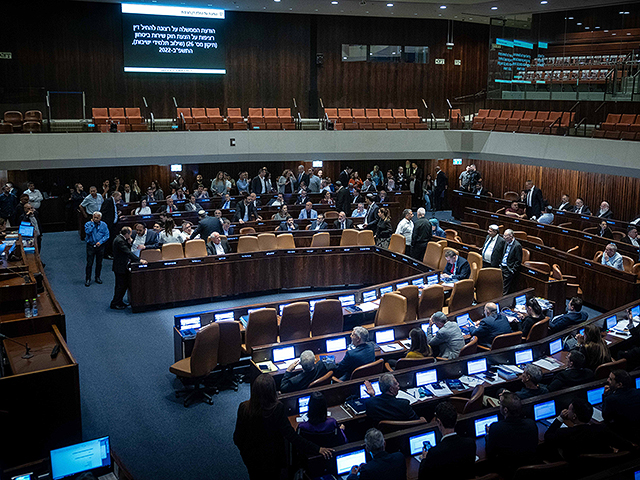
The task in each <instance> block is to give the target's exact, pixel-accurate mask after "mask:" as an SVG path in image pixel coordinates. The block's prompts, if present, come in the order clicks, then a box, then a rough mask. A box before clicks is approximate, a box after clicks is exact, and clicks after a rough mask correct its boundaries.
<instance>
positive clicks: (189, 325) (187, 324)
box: [180, 316, 202, 332]
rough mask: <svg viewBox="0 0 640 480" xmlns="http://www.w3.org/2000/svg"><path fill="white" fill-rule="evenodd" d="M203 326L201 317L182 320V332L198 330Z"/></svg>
mask: <svg viewBox="0 0 640 480" xmlns="http://www.w3.org/2000/svg"><path fill="white" fill-rule="evenodd" d="M201 326H202V323H201V321H200V317H199V316H197V317H187V318H181V319H180V331H181V332H183V331H185V330H192V329H193V330H198V329H199V328H200V327H201Z"/></svg>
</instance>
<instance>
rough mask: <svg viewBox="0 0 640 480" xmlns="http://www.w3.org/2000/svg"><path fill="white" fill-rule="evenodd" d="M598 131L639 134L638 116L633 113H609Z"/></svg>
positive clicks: (639, 120) (639, 118)
mask: <svg viewBox="0 0 640 480" xmlns="http://www.w3.org/2000/svg"><path fill="white" fill-rule="evenodd" d="M600 129H601V130H605V131H618V132H634V133H636V132H640V115H636V114H635V113H624V114H619V113H610V114H609V115H607V119H606V120H605V121H604V122H602V123H601V124H600Z"/></svg>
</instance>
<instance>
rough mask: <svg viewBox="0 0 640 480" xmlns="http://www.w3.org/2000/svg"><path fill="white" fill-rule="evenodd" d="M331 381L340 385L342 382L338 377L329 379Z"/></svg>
mask: <svg viewBox="0 0 640 480" xmlns="http://www.w3.org/2000/svg"><path fill="white" fill-rule="evenodd" d="M331 381H332V382H334V383H342V380H340V379H339V378H338V377H331Z"/></svg>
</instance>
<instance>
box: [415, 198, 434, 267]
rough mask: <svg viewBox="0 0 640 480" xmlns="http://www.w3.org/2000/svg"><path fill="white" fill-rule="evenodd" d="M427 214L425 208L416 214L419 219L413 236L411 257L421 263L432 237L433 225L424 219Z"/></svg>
mask: <svg viewBox="0 0 640 480" xmlns="http://www.w3.org/2000/svg"><path fill="white" fill-rule="evenodd" d="M425 214H426V212H425V210H424V208H422V207H420V208H419V209H418V211H417V212H416V216H417V217H418V219H417V220H416V221H415V222H414V225H413V233H412V234H411V256H412V257H413V258H415V259H416V260H418V261H419V262H421V261H422V260H423V258H424V252H425V251H426V250H427V244H428V243H429V242H430V241H431V237H432V228H431V223H430V222H429V221H428V220H427V219H426V218H424V216H425Z"/></svg>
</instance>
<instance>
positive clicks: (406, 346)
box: [400, 339, 411, 349]
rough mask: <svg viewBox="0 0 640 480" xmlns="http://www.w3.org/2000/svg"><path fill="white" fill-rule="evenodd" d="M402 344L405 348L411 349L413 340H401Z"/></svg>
mask: <svg viewBox="0 0 640 480" xmlns="http://www.w3.org/2000/svg"><path fill="white" fill-rule="evenodd" d="M400 343H401V344H402V345H404V348H406V349H409V348H411V340H408V339H407V340H400Z"/></svg>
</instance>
